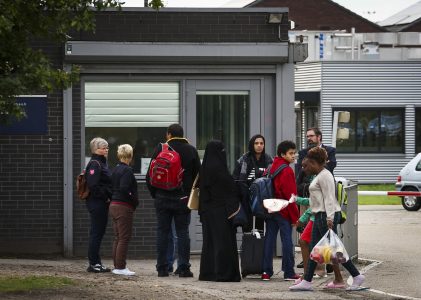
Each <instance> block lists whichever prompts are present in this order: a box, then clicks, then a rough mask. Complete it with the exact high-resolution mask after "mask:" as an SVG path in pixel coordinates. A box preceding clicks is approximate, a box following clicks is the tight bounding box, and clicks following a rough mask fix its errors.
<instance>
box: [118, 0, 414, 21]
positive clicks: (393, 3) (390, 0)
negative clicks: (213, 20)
mask: <svg viewBox="0 0 421 300" xmlns="http://www.w3.org/2000/svg"><path fill="white" fill-rule="evenodd" d="M122 1H125V2H126V4H125V6H128V7H136V6H140V7H142V6H143V3H144V0H122ZM243 1H244V2H247V0H163V2H164V4H165V6H166V7H220V6H222V5H224V4H226V3H229V2H231V3H242V2H243ZM334 1H335V2H337V3H339V4H340V5H342V6H344V7H346V8H348V9H349V10H352V11H354V12H355V13H357V14H359V15H360V16H363V17H364V18H366V19H369V20H370V21H373V22H378V21H383V20H384V19H386V18H388V17H390V16H391V15H393V14H395V13H397V12H399V11H401V10H402V9H404V8H407V7H408V6H410V5H412V4H414V3H417V2H418V1H420V0H334ZM239 7H241V6H239Z"/></svg>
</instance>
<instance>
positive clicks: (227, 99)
mask: <svg viewBox="0 0 421 300" xmlns="http://www.w3.org/2000/svg"><path fill="white" fill-rule="evenodd" d="M196 101H197V105H196V126H197V127H196V136H197V150H198V152H199V155H200V157H201V158H203V154H204V151H205V148H206V144H207V143H208V142H209V141H210V140H212V139H220V140H222V141H223V142H224V144H225V148H226V149H225V150H226V153H227V163H228V168H229V169H230V171H231V172H232V171H233V170H234V167H235V161H236V160H237V159H238V158H239V157H240V156H241V155H243V154H244V153H245V152H247V151H248V139H249V132H250V128H249V127H250V125H249V124H250V122H249V103H250V95H249V92H248V91H198V92H197V94H196Z"/></svg>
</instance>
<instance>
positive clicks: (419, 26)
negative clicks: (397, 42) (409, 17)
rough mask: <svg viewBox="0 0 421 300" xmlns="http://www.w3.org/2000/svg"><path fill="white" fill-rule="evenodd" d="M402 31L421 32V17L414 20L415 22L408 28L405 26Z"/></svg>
mask: <svg viewBox="0 0 421 300" xmlns="http://www.w3.org/2000/svg"><path fill="white" fill-rule="evenodd" d="M402 31H406V32H421V19H419V20H418V21H416V22H414V24H412V25H411V26H409V27H408V28H405V29H404V30H402Z"/></svg>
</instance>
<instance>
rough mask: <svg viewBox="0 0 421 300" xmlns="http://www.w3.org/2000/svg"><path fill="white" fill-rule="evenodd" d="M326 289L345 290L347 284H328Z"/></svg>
mask: <svg viewBox="0 0 421 300" xmlns="http://www.w3.org/2000/svg"><path fill="white" fill-rule="evenodd" d="M325 289H345V283H335V282H334V281H331V282H329V283H328V284H326V286H325Z"/></svg>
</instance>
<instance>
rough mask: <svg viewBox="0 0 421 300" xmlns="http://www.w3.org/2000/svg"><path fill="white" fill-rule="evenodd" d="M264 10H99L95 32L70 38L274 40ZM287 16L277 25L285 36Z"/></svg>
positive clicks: (272, 27) (275, 28) (272, 26)
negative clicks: (257, 11)
mask: <svg viewBox="0 0 421 300" xmlns="http://www.w3.org/2000/svg"><path fill="white" fill-rule="evenodd" d="M267 16H268V14H267V13H251V12H247V13H246V12H244V13H243V12H241V13H240V12H239V13H232V12H227V13H221V12H191V13H185V12H166V11H165V10H162V11H160V12H158V13H157V12H151V11H149V12H145V11H143V12H142V11H138V12H130V11H129V12H127V11H124V12H118V11H115V12H101V13H98V14H97V28H96V32H95V33H86V32H80V33H78V34H76V33H75V34H72V36H73V39H74V40H92V41H116V42H123V41H124V42H278V25H277V24H267ZM287 20H288V18H287V17H286V18H284V22H283V24H281V34H282V38H283V39H287V38H288V22H287Z"/></svg>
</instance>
